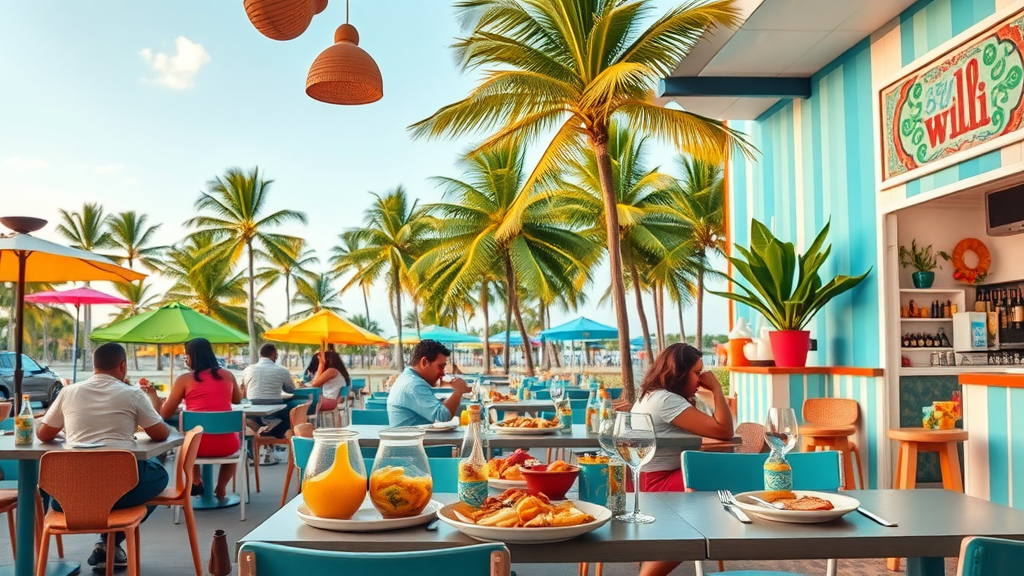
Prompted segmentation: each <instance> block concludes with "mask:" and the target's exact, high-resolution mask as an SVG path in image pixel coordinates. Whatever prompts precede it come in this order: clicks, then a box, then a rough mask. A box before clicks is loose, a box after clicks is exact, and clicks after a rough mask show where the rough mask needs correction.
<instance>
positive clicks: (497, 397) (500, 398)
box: [490, 390, 516, 402]
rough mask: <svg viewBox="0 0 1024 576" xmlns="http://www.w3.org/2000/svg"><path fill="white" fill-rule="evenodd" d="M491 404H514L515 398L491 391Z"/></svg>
mask: <svg viewBox="0 0 1024 576" xmlns="http://www.w3.org/2000/svg"><path fill="white" fill-rule="evenodd" d="M490 394H491V402H515V400H516V398H515V397H514V396H510V395H508V394H502V393H501V392H499V391H497V390H491V392H490Z"/></svg>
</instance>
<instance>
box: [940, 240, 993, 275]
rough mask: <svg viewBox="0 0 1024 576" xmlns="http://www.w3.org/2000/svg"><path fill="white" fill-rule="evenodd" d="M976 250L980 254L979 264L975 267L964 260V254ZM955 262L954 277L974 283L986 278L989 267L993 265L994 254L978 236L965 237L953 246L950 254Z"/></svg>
mask: <svg viewBox="0 0 1024 576" xmlns="http://www.w3.org/2000/svg"><path fill="white" fill-rule="evenodd" d="M967 252H974V253H975V254H976V255H977V256H978V264H977V266H974V267H973V268H972V267H970V266H968V265H967V264H966V263H965V262H964V254H966V253H967ZM950 260H952V262H953V278H955V279H957V280H959V281H961V282H967V283H968V284H974V283H976V282H980V281H982V280H984V279H985V275H986V274H988V268H989V266H991V265H992V255H991V254H989V251H988V247H986V246H985V243H984V242H982V241H981V240H978V239H977V238H964V239H963V240H961V241H960V242H958V243H957V245H956V247H955V248H953V254H952V255H951V256H950Z"/></svg>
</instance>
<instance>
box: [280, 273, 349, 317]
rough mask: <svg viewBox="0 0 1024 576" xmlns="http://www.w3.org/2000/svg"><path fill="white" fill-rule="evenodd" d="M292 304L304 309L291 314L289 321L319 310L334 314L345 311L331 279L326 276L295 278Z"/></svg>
mask: <svg viewBox="0 0 1024 576" xmlns="http://www.w3.org/2000/svg"><path fill="white" fill-rule="evenodd" d="M292 304H295V305H297V306H304V308H302V309H301V310H296V311H295V312H294V313H292V318H290V319H295V318H302V317H304V316H309V315H311V314H315V313H317V312H319V311H321V310H330V311H331V312H334V313H335V314H341V313H342V312H344V311H345V310H344V309H343V308H342V307H341V298H339V297H338V291H337V290H336V289H335V288H334V286H333V285H332V277H331V276H330V275H328V274H317V275H315V276H313V277H312V278H304V277H302V276H298V277H296V278H295V297H294V298H292Z"/></svg>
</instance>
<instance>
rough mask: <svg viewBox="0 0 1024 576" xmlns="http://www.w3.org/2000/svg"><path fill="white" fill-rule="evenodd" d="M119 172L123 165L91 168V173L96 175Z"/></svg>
mask: <svg viewBox="0 0 1024 576" xmlns="http://www.w3.org/2000/svg"><path fill="white" fill-rule="evenodd" d="M121 170H124V164H104V165H103V166H97V167H95V168H93V172H96V173H97V174H116V173H117V172H120V171H121Z"/></svg>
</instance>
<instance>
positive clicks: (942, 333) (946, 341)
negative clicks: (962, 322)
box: [939, 328, 953, 348]
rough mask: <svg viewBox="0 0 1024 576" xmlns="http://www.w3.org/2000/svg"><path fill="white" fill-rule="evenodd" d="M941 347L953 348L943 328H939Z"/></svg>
mask: <svg viewBox="0 0 1024 576" xmlns="http://www.w3.org/2000/svg"><path fill="white" fill-rule="evenodd" d="M939 346H941V347H943V348H952V347H953V345H952V344H950V342H949V338H947V337H946V331H945V330H944V329H943V328H939Z"/></svg>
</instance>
